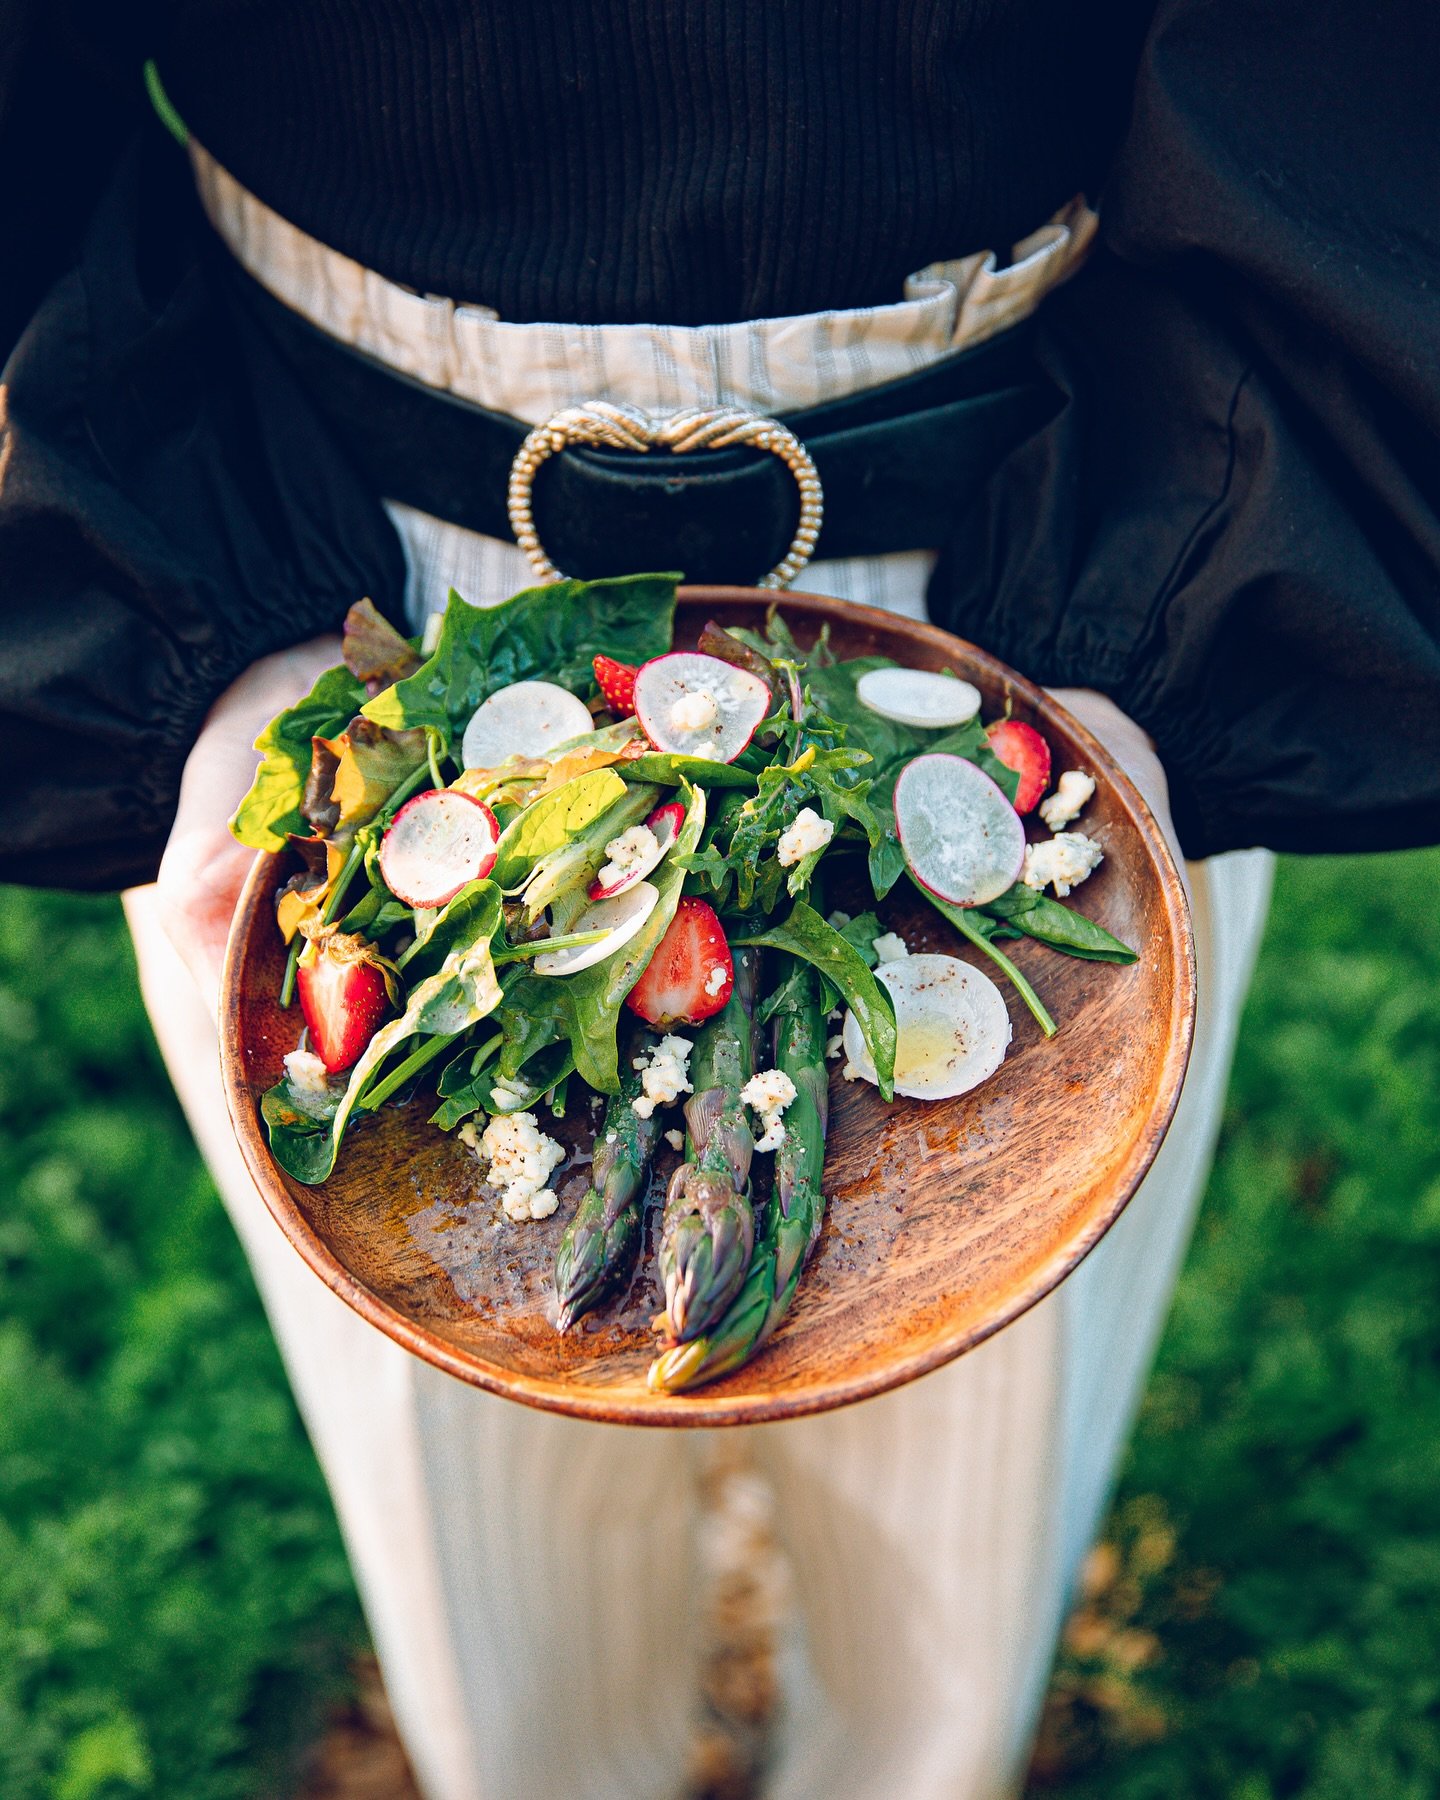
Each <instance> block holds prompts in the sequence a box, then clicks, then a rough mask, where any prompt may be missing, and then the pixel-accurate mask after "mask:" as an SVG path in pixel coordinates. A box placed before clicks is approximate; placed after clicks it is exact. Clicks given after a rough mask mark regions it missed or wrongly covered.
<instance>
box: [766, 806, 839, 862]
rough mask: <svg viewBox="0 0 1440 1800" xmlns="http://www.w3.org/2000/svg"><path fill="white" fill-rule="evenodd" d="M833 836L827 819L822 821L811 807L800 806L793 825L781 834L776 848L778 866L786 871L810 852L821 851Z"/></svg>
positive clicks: (832, 830)
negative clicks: (778, 860)
mask: <svg viewBox="0 0 1440 1800" xmlns="http://www.w3.org/2000/svg"><path fill="white" fill-rule="evenodd" d="M834 835H835V827H834V826H833V825H832V824H831V823H830V821H829V820H828V819H822V818H821V817H820V815H819V813H817V812H816V811H815V809H814V807H813V806H802V807H801V809H800V811H799V812H798V813H796V815H795V823H794V824H793V825H791V826H790V827H789V829H788V830H786V831H785V832H783V833H782V834H781V838H780V842H779V844H778V846H777V847H776V851H775V854H776V856H778V857H779V859H780V866H781V867H782V868H786V869H788V868H789V867H790V866H791V864H792V863H798V862H799V861H800V860H801V859H802V857H806V856H809V855H810V853H811V852H812V851H814V850H823V849H824V848H825V846H826V845H827V844H828V843H829V842H830V840H831V838H832V837H834Z"/></svg>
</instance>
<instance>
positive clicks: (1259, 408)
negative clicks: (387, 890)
mask: <svg viewBox="0 0 1440 1800" xmlns="http://www.w3.org/2000/svg"><path fill="white" fill-rule="evenodd" d="M7 9H8V11H7ZM332 10H333V9H332ZM1011 10H1012V12H1013V11H1015V10H1016V9H1015V8H1012V9H1011ZM1358 15H1359V9H1356V8H1353V7H1348V6H1347V7H1341V6H1329V7H1327V6H1323V5H1322V6H1316V5H1314V4H1311V5H1307V6H1303V7H1302V6H1300V5H1298V4H1287V5H1279V4H1274V3H1273V0H1272V4H1270V5H1268V6H1263V7H1262V6H1255V5H1250V4H1246V5H1243V6H1242V5H1240V4H1239V3H1238V0H1167V4H1165V5H1164V6H1162V7H1161V9H1160V12H1159V14H1158V16H1157V18H1156V20H1155V21H1154V24H1153V26H1152V29H1151V33H1150V37H1149V40H1148V42H1147V44H1146V46H1145V49H1144V52H1143V55H1142V58H1141V63H1140V69H1139V73H1138V77H1137V83H1136V88H1135V103H1134V107H1133V112H1132V114H1131V117H1130V121H1129V127H1128V131H1127V132H1126V134H1125V136H1124V140H1123V143H1122V145H1121V148H1120V150H1119V153H1118V157H1117V158H1116V159H1115V160H1114V162H1113V165H1112V166H1111V167H1110V169H1109V172H1108V174H1107V176H1106V178H1105V180H1104V182H1103V184H1102V193H1101V201H1102V207H1101V213H1102V233H1103V246H1102V249H1101V251H1100V252H1099V254H1097V256H1096V257H1095V258H1094V259H1093V260H1092V262H1091V264H1090V265H1089V266H1088V267H1087V268H1086V270H1085V271H1084V272H1083V273H1082V274H1081V275H1080V276H1079V277H1078V278H1077V279H1076V280H1075V281H1073V282H1072V283H1071V284H1070V285H1069V286H1068V287H1067V288H1065V289H1063V290H1062V291H1061V292H1060V293H1058V294H1057V295H1055V296H1052V298H1051V300H1050V301H1049V302H1048V303H1047V306H1046V309H1045V312H1044V315H1043V319H1042V324H1041V329H1040V332H1039V334H1038V340H1037V343H1038V347H1037V354H1038V356H1039V357H1040V359H1041V362H1042V363H1043V365H1044V368H1045V371H1046V374H1047V375H1048V377H1049V379H1050V381H1051V382H1053V384H1054V387H1055V390H1056V395H1057V404H1056V406H1055V408H1054V411H1053V416H1052V417H1051V419H1050V421H1049V423H1048V424H1046V425H1045V426H1043V427H1042V428H1041V429H1040V430H1038V431H1037V432H1036V433H1034V434H1033V435H1032V436H1030V437H1029V438H1028V439H1027V440H1026V441H1025V442H1024V443H1022V444H1021V445H1020V447H1019V448H1018V449H1017V450H1016V451H1015V452H1014V453H1012V454H1011V455H1010V456H1009V458H1008V459H1007V460H1006V461H1005V462H1004V464H1003V465H1002V466H1001V467H999V468H998V469H997V470H996V471H995V473H994V475H993V477H992V479H991V480H989V482H988V483H986V484H985V486H984V487H983V489H982V491H981V492H980V494H979V496H978V497H976V498H973V499H971V500H968V501H967V502H966V503H965V504H963V505H962V504H959V503H958V502H957V511H956V518H955V521H954V529H953V533H952V535H951V538H950V541H949V542H948V543H947V544H946V546H945V548H944V553H943V555H942V559H941V563H940V566H939V568H938V570H937V573H936V576H935V580H934V583H933V585H932V590H931V597H930V598H931V610H932V613H933V614H934V616H935V617H936V618H937V620H938V621H939V622H941V623H944V624H947V625H950V626H951V627H953V628H954V629H956V630H958V631H960V632H962V633H963V634H964V635H966V636H969V637H971V638H974V639H976V640H978V641H979V642H982V643H984V644H985V645H987V646H988V647H989V648H991V649H993V650H995V651H997V652H998V653H999V654H1000V655H1002V656H1004V657H1006V658H1007V659H1008V660H1010V661H1011V662H1013V663H1015V664H1016V665H1017V666H1019V667H1020V668H1022V669H1024V670H1025V672H1026V673H1028V674H1030V675H1032V676H1035V677H1037V678H1039V679H1041V680H1044V681H1048V682H1052V683H1059V682H1067V683H1076V684H1082V685H1090V686H1095V687H1099V688H1101V689H1104V690H1106V691H1108V692H1110V693H1112V694H1114V696H1115V697H1116V699H1117V700H1118V701H1119V703H1120V704H1121V705H1122V706H1123V707H1125V708H1126V710H1128V711H1129V712H1131V713H1132V714H1133V715H1134V716H1135V717H1136V718H1138V719H1139V720H1140V721H1141V723H1143V724H1144V725H1145V726H1147V727H1148V729H1149V730H1150V731H1151V732H1152V733H1153V734H1154V735H1155V737H1156V739H1157V741H1158V742H1159V744H1160V747H1161V750H1162V753H1163V754H1164V757H1165V760H1166V763H1167V767H1168V769H1169V772H1170V776H1171V782H1172V790H1173V796H1174V802H1175V809H1176V817H1177V821H1178V823H1179V826H1180V831H1181V836H1182V841H1183V842H1184V844H1185V846H1186V848H1187V850H1188V851H1189V852H1190V853H1191V854H1194V855H1203V854H1206V853H1209V852H1212V851H1217V850H1222V849H1227V848H1231V847H1234V846H1239V845H1245V844H1254V843H1267V844H1271V845H1274V846H1276V847H1279V848H1285V849H1299V850H1311V849H1317V850H1334V849H1371V848H1382V847H1388V846H1395V845H1403V844H1414V843H1420V842H1426V841H1432V840H1434V839H1437V838H1440V493H1437V487H1440V458H1437V447H1440V298H1437V296H1440V222H1437V215H1436V208H1435V203H1434V197H1435V195H1436V193H1437V192H1440V139H1437V131H1436V125H1435V109H1434V105H1433V96H1434V93H1435V91H1436V77H1437V74H1440V69H1437V62H1440V56H1437V39H1436V27H1435V26H1434V25H1433V23H1432V14H1431V12H1430V9H1429V8H1428V7H1422V6H1420V5H1415V4H1408V5H1404V6H1399V7H1394V8H1391V9H1387V11H1386V12H1385V13H1384V14H1383V15H1381V16H1379V17H1377V18H1365V17H1361V16H1358ZM59 16H61V17H63V13H62V15H59ZM12 19H13V21H14V24H13V28H12V29H9V30H8V34H6V33H0V241H9V242H11V243H13V244H18V245H19V246H20V253H19V254H17V255H16V256H15V257H14V258H12V259H11V260H10V261H9V262H8V264H0V326H3V324H4V321H5V320H6V319H7V318H8V319H9V320H10V321H12V322H13V323H14V324H15V326H16V327H17V328H18V326H19V324H20V323H21V321H23V320H25V319H28V320H29V323H28V324H27V325H25V327H24V329H23V332H22V333H21V335H20V338H19V342H18V343H17V344H16V347H15V349H14V351H13V354H12V355H11V357H10V360H9V363H8V366H7V369H6V383H7V399H6V412H5V416H4V419H3V424H0V432H3V435H0V751H3V752H4V753H5V757H6V767H7V769H8V770H9V771H10V779H9V780H8V781H7V782H6V784H5V788H4V793H3V796H0V876H4V877H5V878H7V879H10V880H20V881H32V882H45V883H57V884H72V885H77V886H87V887H104V886H114V885H119V884H121V883H124V882H129V881H135V880H139V879H143V878H145V877H146V876H147V875H149V874H151V873H153V870H154V867H155V863H156V861H157V859H158V856H159V853H160V850H161V847H162V846H163V843H164V839H165V835H166V831H167V829H168V825H169V821H170V818H171V816H172V814H173V809H174V800H175V794H176V791H177V789H178V783H179V777H180V771H181V768H182V766H183V762H184V757H185V754H186V751H187V749H188V747H189V745H190V744H191V743H192V742H193V739H194V737H195V735H196V733H197V731H198V729H199V726H200V723H201V721H202V719H203V717H204V714H205V711H206V709H207V707H208V706H209V704H210V702H211V701H212V700H213V699H214V697H215V696H216V695H217V694H218V693H219V691H220V690H221V689H222V688H223V687H224V686H225V685H226V684H227V683H228V682H229V681H230V680H231V679H233V677H234V676H235V675H237V674H238V673H239V672H240V671H241V670H242V669H243V668H244V667H245V666H246V665H247V664H248V663H249V662H250V661H252V660H253V659H254V658H255V657H256V656H259V655H262V654H264V653H265V652H266V651H268V650H271V649H275V648H278V647H280V646H282V645H284V644H286V643H290V642H295V641H298V640H299V639H301V638H303V637H306V636H309V635H311V634H313V633H314V632H315V631H317V630H319V629H322V628H325V627H327V626H333V625H335V624H336V623H337V622H338V620H339V618H340V616H341V614H342V613H343V611H344V609H345V607H346V606H347V605H348V604H349V603H350V602H351V601H352V600H353V599H355V598H357V597H358V596H359V595H361V594H364V593H368V594H370V595H371V596H372V597H374V598H375V599H376V600H377V602H379V603H380V604H381V605H382V606H383V607H385V608H386V609H387V610H389V611H391V612H392V613H393V614H396V615H398V612H399V608H400V600H401V594H402V588H403V565H402V558H401V555H400V551H399V547H398V544H397V542H396V539H395V537H394V534H393V532H392V531H391V529H390V527H389V525H388V523H387V521H386V519H385V516H384V514H383V511H382V510H381V508H380V506H379V503H378V499H377V497H376V496H375V495H374V494H373V493H372V492H370V491H368V490H367V488H366V486H365V483H364V482H363V480H362V479H361V478H360V476H359V475H358V473H357V472H356V471H355V470H354V469H353V467H352V466H351V464H350V463H349V461H348V460H347V456H346V452H345V447H344V445H343V444H341V443H337V442H336V441H334V439H333V438H332V437H331V436H329V435H328V434H327V431H326V429H325V427H324V426H323V425H322V424H321V422H320V420H319V419H318V417H317V416H316V414H315V412H314V411H313V409H312V408H311V406H310V404H309V402H308V400H307V398H306V396H305V394H304V393H303V392H301V391H300V390H299V389H298V388H297V387H296V385H295V383H294V381H293V378H292V377H291V376H289V375H288V374H287V373H286V371H285V370H284V368H283V367H282V366H281V365H280V364H279V362H278V360H277V359H276V357H275V355H274V353H273V351H271V350H270V348H269V347H268V344H267V342H266V340H265V339H264V338H263V336H262V335H261V334H260V333H259V332H258V331H257V329H256V328H255V327H253V326H252V325H250V324H248V323H247V321H246V319H245V317H243V316H240V315H237V314H236V313H235V312H234V311H232V309H231V307H230V305H229V304H228V302H227V299H226V296H225V283H224V281H223V279H222V275H221V265H220V258H221V256H222V255H223V253H222V252H220V251H219V249H218V246H216V245H215V243H214V242H213V240H212V239H211V237H210V235H209V233H208V230H207V228H206V227H205V225H204V223H203V221H202V219H201V217H200V215H199V211H198V207H197V206H196V204H195V201H194V199H193V196H192V194H191V192H190V190H189V185H188V179H187V171H186V168H185V165H184V163H183V159H181V158H180V156H179V154H178V152H177V151H176V150H175V148H174V146H173V145H172V144H171V143H170V142H169V140H168V139H166V138H165V137H164V136H163V134H162V133H161V132H160V131H159V129H158V127H155V126H153V125H150V124H148V123H147V122H146V121H145V120H144V119H143V117H142V115H141V113H140V111H139V88H138V70H136V71H135V73H134V78H133V80H134V93H133V96H132V97H131V98H129V99H127V98H126V97H125V95H124V94H123V93H122V94H121V95H120V97H119V98H116V97H115V94H114V93H113V92H112V90H111V89H110V88H108V87H107V86H106V85H105V83H104V82H103V81H102V80H100V79H98V78H97V77H96V76H95V72H94V68H93V66H92V65H91V64H89V63H87V62H86V60H85V56H86V55H87V54H89V53H90V52H89V51H88V50H87V51H86V52H85V53H83V54H79V55H77V53H76V52H75V50H74V46H73V45H71V44H69V43H65V42H58V41H55V40H54V38H53V32H54V29H55V27H54V19H53V17H52V15H51V14H49V13H48V12H47V13H46V14H44V15H43V16H42V12H41V9H40V8H39V7H38V6H35V5H33V4H31V3H30V0H27V3H26V4H25V5H24V6H21V5H20V4H19V0H0V22H4V23H5V24H6V25H7V26H8V25H9V24H10V21H11V20H12ZM131 22H132V23H133V19H132V21H131ZM132 48H133V46H129V45H127V46H126V47H125V48H124V51H123V55H124V56H128V55H129V54H130V51H131V49H132ZM121 54H122V53H121V52H117V55H121ZM126 66H127V67H133V64H127V65H126ZM47 83H48V84H50V88H51V89H53V90H54V91H51V92H47ZM87 84H88V85H87ZM62 101H63V105H62ZM61 111H64V112H66V113H68V114H69V116H70V117H71V118H72V120H73V130H72V131H71V132H70V133H68V134H63V142H62V143H61V144H60V145H59V146H58V149H57V148H56V147H55V146H56V144H57V140H56V136H55V134H54V133H46V132H44V130H43V125H44V122H45V120H46V119H47V118H51V117H54V116H56V114H57V113H58V112H61ZM132 114H133V116H132ZM127 137H128V138H129V140H130V144H129V148H128V149H127V150H126V151H125V152H124V154H123V156H121V157H120V160H119V161H118V163H117V162H116V161H115V145H116V144H117V143H118V142H120V141H121V140H122V139H125V138H127ZM856 191H857V194H858V196H859V202H860V203H863V198H864V184H863V174H862V176H861V178H860V186H859V188H858V189H857V190H856ZM97 195H98V200H97ZM87 215H88V216H89V223H88V225H87V226H86V227H85V228H84V230H83V232H82V231H81V229H80V222H81V221H82V220H83V219H85V218H86V216H87ZM862 223H863V221H862ZM962 247H967V246H959V245H953V244H949V245H939V246H937V247H936V252H935V253H936V254H937V255H938V254H947V253H951V252H953V251H955V250H957V249H960V248H962ZM52 277H53V278H56V279H55V285H53V286H51V287H50V289H49V292H48V294H44V295H43V297H42V289H43V287H44V285H45V283H46V282H47V281H49V280H51V278H52Z"/></svg>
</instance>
